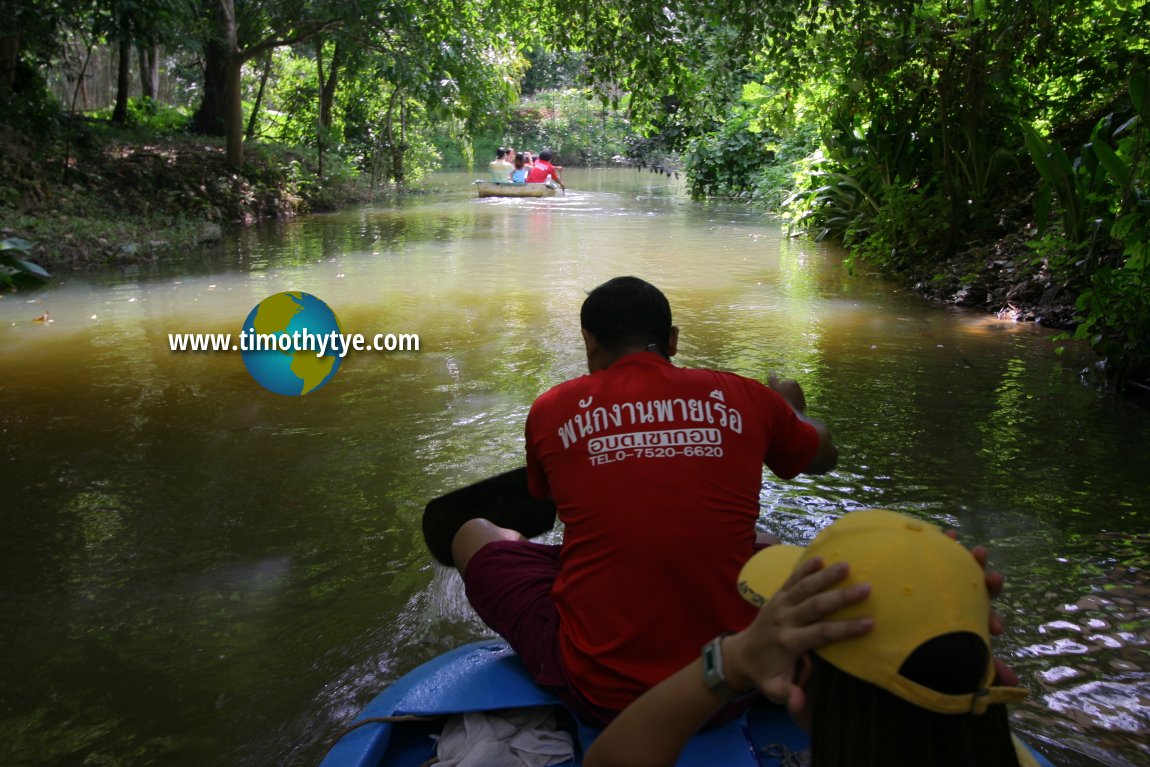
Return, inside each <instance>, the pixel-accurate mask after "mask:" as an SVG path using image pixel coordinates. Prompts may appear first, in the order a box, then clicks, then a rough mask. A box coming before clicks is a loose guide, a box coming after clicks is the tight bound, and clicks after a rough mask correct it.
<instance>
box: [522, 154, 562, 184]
mask: <svg viewBox="0 0 1150 767" xmlns="http://www.w3.org/2000/svg"><path fill="white" fill-rule="evenodd" d="M547 176H551V178H552V179H558V174H557V173H556V172H555V166H554V165H552V164H551V163H549V162H547V161H546V160H540V159H538V158H536V159H535V164H534V165H532V166H531V171H530V172H529V173H528V174H527V183H528V184H542V183H543V182H544V181H546V180H547Z"/></svg>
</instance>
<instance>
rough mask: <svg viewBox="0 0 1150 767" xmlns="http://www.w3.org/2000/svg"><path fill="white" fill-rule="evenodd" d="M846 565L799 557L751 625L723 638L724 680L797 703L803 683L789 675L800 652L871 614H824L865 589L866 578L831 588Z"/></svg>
mask: <svg viewBox="0 0 1150 767" xmlns="http://www.w3.org/2000/svg"><path fill="white" fill-rule="evenodd" d="M848 571H849V568H848V566H847V564H846V563H845V562H840V563H837V564H835V565H832V566H831V567H827V568H824V567H823V562H822V560H821V559H819V558H818V557H815V558H812V559H809V560H807V561H805V562H802V563H800V564H799V566H798V567H797V568H795V571H794V572H793V573H791V577H790V578H789V579H787V582H786V583H785V584H783V587H782V588H781V589H780V590H779V591H778V592H777V593H776V594H775V595H774V596H773V597H772V598H771V601H770V602H768V603H767V604H766V605H764V606H763V608H762V609H761V610H759V614H758V615H756V616H755V620H754V621H752V622H751V625H750V626H748V627H747V628H746V629H745V630H743V631H741V632H739V633H738V634H735V635H733V636H731V637H728V638H727V640H726V641H725V642H724V643H723V653H724V655H723V657H724V659H725V662H724V673H725V674H726V676H727V681H728V684H730V685H731V686H732V687H734V688H736V689H748V688H750V687H752V686H755V687H758V688H759V689H760V690H762V692H763V694H764V695H766V696H767V697H768V698H770V699H771V700H772V701H774V702H775V703H788V704H789V705H790V707H791V709H792V710H798V709H800V708H802V705H803V694H802V689H801V688H800V687H799V686H798V685H797V684H795V681H794V680H795V668H796V667H797V664H798V662H799V660H800V658H802V657H803V656H804V655H806V653H808V652H810V651H811V650H813V649H815V648H818V647H823V646H824V645H828V644H831V643H832V642H838V641H841V640H843V639H850V638H852V637H856V636H861V635H862V634H865V633H867V632H868V631H870V630H871V628H872V627H873V625H874V622H873V621H872V620H871V619H870V618H859V619H855V620H842V621H824V620H823V618H825V617H826V616H828V615H830V614H831V613H833V612H835V611H836V610H839V609H842V608H843V607H846V606H848V605H852V604H857V603H858V602H861V601H863V600H864V599H866V598H867V595H869V594H870V585H869V584H865V583H860V584H856V585H854V586H851V587H849V588H845V589H831V588H830V587H831V586H833V585H834V584H836V583H839V582H840V581H842V580H843V579H844V578H846V577H847V573H848Z"/></svg>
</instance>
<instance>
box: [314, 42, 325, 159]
mask: <svg viewBox="0 0 1150 767" xmlns="http://www.w3.org/2000/svg"><path fill="white" fill-rule="evenodd" d="M315 79H316V82H318V83H319V105H320V106H319V124H317V125H316V126H315V146H316V166H317V170H316V172H317V173H318V175H319V177H320V180H322V179H323V132H324V127H323V89H324V79H323V37H317V38H316V39H315Z"/></svg>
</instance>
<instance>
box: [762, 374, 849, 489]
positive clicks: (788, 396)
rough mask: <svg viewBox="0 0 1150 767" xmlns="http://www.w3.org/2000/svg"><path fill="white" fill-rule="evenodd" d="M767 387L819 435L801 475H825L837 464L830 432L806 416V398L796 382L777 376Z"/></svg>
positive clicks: (772, 377)
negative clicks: (812, 455)
mask: <svg viewBox="0 0 1150 767" xmlns="http://www.w3.org/2000/svg"><path fill="white" fill-rule="evenodd" d="M767 385H768V386H769V387H770V388H771V389H772V390H773V391H774V392H775V393H776V394H778V395H779V396H780V397H782V398H783V399H784V400H786V401H787V404H788V405H790V406H791V409H792V410H794V411H795V415H796V416H798V419H799V420H800V421H802V422H803V423H806V424H810V425H811V426H813V427H814V430H815V431H816V432H817V433H818V435H819V447H818V450H816V451H815V457H814V458H812V459H811V462H810V463H809V464H807V466H806V468H804V469H803V472H802V473H803V474H826V473H827V472H828V471H830V470H831V469H833V468H834V467H835V465H836V464H837V463H838V462H839V449H838V448H837V447H835V443H834V440H833V439H832V438H831V431H830V429H828V428H827V425H826V424H824V423H823V422H822V421H819V420H816V419H814V418H811V417H810V416H808V415H807V414H806V412H805V411H806V409H807V398H806V395H804V394H803V387H801V386H799V382H798V381H792V380H790V379H789V378H788V379H783V380H781V381H780V380H779V377H778V376H771V377H770V380H769V381H768V383H767Z"/></svg>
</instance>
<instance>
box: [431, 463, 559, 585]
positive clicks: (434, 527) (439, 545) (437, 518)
mask: <svg viewBox="0 0 1150 767" xmlns="http://www.w3.org/2000/svg"><path fill="white" fill-rule="evenodd" d="M477 517H482V518H483V519H487V520H490V521H491V522H493V523H494V524H496V525H499V526H500V527H506V528H509V529H511V530H517V531H519V532H520V533H522V534H523V535H524V536H525V537H527V538H534V537H535V536H537V535H542V534H543V533H545V532H547V531H548V530H550V529H551V528H552V527H554V526H555V504H554V503H552V502H551V500H550V499H546V500H542V501H541V500H539V499H538V498H535V497H533V496H532V495H531V493H530V492H528V490H527V467H526V466H524V467H521V468H518V469H513V470H511V471H507V472H504V473H502V474H497V475H496V476H494V477H488V478H487V479H485V480H483V481H482V482H476V483H475V484H474V485H468V486H467V487H464V488H460V489H459V490H454V491H452V492H450V493H448V494H447V495H441V496H439V497H438V498H435V499H433V500H431V501H430V502H428V504H427V506H426V507H424V509H423V540H424V541H426V542H427V548H428V549H429V550H430V551H431V555H432V556H433V557H435V558H436V560H438V561H439V562H441V563H442V564H445V565H447V566H448V567H454V565H455V561H454V559H453V558H452V556H451V541H452V539H453V538H455V533H457V532H458V531H459V528H460V527H462V526H463V523H464V522H466V521H468V520H470V519H476V518H477Z"/></svg>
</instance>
